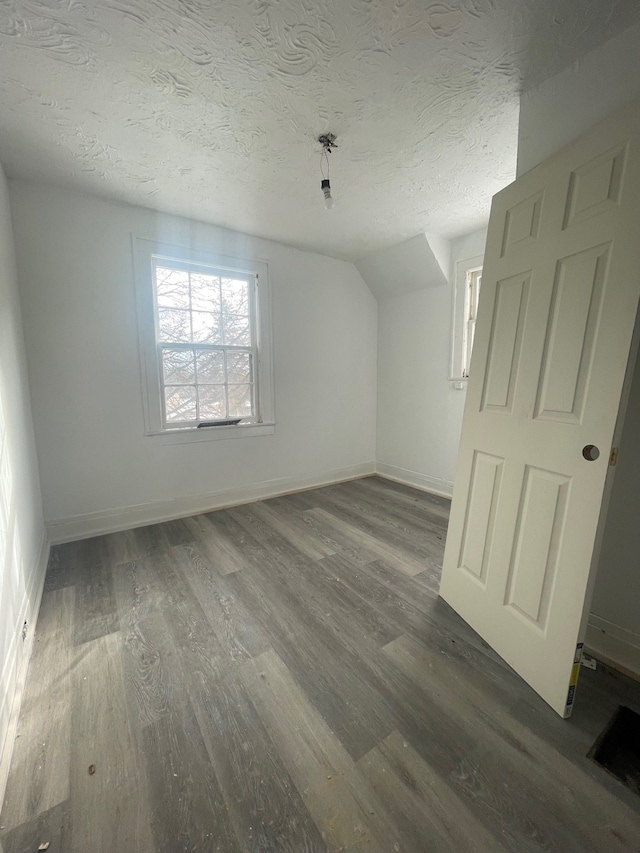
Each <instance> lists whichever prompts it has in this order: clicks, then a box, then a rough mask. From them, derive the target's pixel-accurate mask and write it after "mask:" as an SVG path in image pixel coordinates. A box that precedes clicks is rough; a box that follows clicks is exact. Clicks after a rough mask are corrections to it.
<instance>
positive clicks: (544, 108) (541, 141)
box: [517, 24, 640, 175]
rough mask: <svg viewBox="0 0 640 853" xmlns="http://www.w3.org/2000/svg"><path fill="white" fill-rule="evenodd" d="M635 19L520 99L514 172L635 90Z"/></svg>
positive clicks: (639, 68)
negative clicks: (516, 155) (516, 157)
mask: <svg viewBox="0 0 640 853" xmlns="http://www.w3.org/2000/svg"><path fill="white" fill-rule="evenodd" d="M639 51H640V24H639V25H636V26H634V27H629V29H627V30H624V31H623V32H622V33H620V35H618V36H616V37H615V38H612V39H611V40H610V41H608V42H605V44H603V45H601V46H600V47H598V48H596V49H595V50H592V51H591V52H590V53H588V54H586V55H585V56H584V57H583V58H582V59H580V60H579V61H578V62H576V63H574V64H573V65H572V66H570V67H569V68H567V69H565V70H564V71H563V72H561V73H560V74H556V76H555V77H550V78H549V79H548V80H545V81H544V83H541V84H540V85H539V86H536V87H535V88H533V89H531V90H529V91H528V92H525V93H524V94H523V95H522V97H521V99H520V122H519V130H518V168H517V173H518V175H522V174H523V173H524V172H527V171H528V170H529V169H532V168H533V167H534V166H535V165H537V164H538V163H541V162H542V161H543V160H545V159H546V158H547V157H549V156H550V155H551V154H553V153H554V152H555V151H558V150H559V149H560V148H562V146H563V145H566V144H567V143H569V142H571V140H572V139H575V138H576V136H579V135H580V134H581V133H582V132H583V131H585V130H588V129H589V128H590V127H591V126H592V125H594V124H596V123H597V122H599V121H601V120H602V119H604V118H606V116H607V115H609V113H612V112H613V111H614V110H616V109H617V108H618V107H621V106H622V105H623V104H625V103H627V101H630V100H631V99H632V98H635V97H637V96H639V95H640V62H638V53H639Z"/></svg>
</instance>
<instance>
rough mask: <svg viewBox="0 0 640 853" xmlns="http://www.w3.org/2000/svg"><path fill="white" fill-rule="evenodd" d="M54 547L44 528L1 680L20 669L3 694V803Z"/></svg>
mask: <svg viewBox="0 0 640 853" xmlns="http://www.w3.org/2000/svg"><path fill="white" fill-rule="evenodd" d="M50 547H51V546H50V543H49V540H48V539H47V536H46V533H45V532H44V531H43V533H42V539H41V540H40V549H39V551H38V562H37V565H36V567H35V570H34V571H33V572H32V574H31V578H30V580H29V587H28V589H27V590H26V591H25V595H24V598H23V600H22V605H21V607H20V615H19V616H18V620H17V622H16V628H15V631H14V635H13V638H12V643H11V646H10V648H9V654H8V656H7V659H6V661H5V665H4V667H3V673H2V681H1V682H0V683H1V684H6V683H7V682H6V681H5V677H6V676H7V675H8V673H9V672H10V671H11V670H12V669H14V668H16V669H17V675H16V677H15V682H14V686H13V695H11V694H9V693H6V694H4V695H3V696H2V697H1V702H2V704H3V705H6V704H10V706H11V710H10V712H9V722H8V725H7V729H6V731H5V732H4V739H3V737H2V736H3V733H2V732H0V804H1V803H3V802H4V794H5V789H6V786H7V779H8V777H9V767H10V766H11V758H12V755H13V747H14V744H15V740H16V735H17V733H18V720H19V718H20V708H21V706H22V697H23V695H24V686H25V682H26V680H27V670H28V669H29V661H30V660H31V651H32V649H33V638H34V636H35V632H36V631H35V629H36V622H37V619H38V613H39V611H40V602H41V601H42V593H43V590H44V579H45V575H46V573H47V563H48V562H49V551H50ZM24 622H26V623H27V625H28V628H29V630H28V632H27V639H26V641H25V642H24V643H22V625H23V624H24ZM7 680H8V679H7Z"/></svg>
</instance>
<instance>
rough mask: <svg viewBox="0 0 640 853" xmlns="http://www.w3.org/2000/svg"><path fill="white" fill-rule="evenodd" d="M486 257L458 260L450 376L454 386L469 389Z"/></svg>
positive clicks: (454, 294)
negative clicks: (468, 383)
mask: <svg viewBox="0 0 640 853" xmlns="http://www.w3.org/2000/svg"><path fill="white" fill-rule="evenodd" d="M483 260H484V259H483V257H482V256H481V255H480V256H478V257H475V258H467V259H465V260H461V261H458V262H457V263H456V266H455V279H454V282H453V283H454V292H453V329H452V335H451V340H452V344H451V364H450V368H449V369H450V373H449V378H450V380H451V382H452V384H453V387H455V388H459V389H464V388H466V385H467V383H466V380H467V379H468V378H469V368H470V365H471V352H472V350H473V341H474V338H475V331H476V319H477V316H478V299H479V296H480V287H481V285H482V262H483Z"/></svg>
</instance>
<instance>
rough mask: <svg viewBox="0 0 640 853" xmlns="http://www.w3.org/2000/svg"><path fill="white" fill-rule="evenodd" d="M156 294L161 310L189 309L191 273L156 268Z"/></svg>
mask: <svg viewBox="0 0 640 853" xmlns="http://www.w3.org/2000/svg"><path fill="white" fill-rule="evenodd" d="M156 293H157V294H158V306H159V307H161V308H188V307H189V273H186V272H183V271H182V270H170V269H168V268H167V267H156Z"/></svg>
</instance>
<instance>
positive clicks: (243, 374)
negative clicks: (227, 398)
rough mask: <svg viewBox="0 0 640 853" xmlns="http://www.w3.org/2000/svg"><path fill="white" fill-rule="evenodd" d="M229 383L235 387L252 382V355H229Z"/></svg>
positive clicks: (243, 353) (237, 353)
mask: <svg viewBox="0 0 640 853" xmlns="http://www.w3.org/2000/svg"><path fill="white" fill-rule="evenodd" d="M227 382H230V383H231V384H234V385H235V384H238V385H240V384H242V383H249V382H251V353H248V352H229V353H227Z"/></svg>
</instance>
